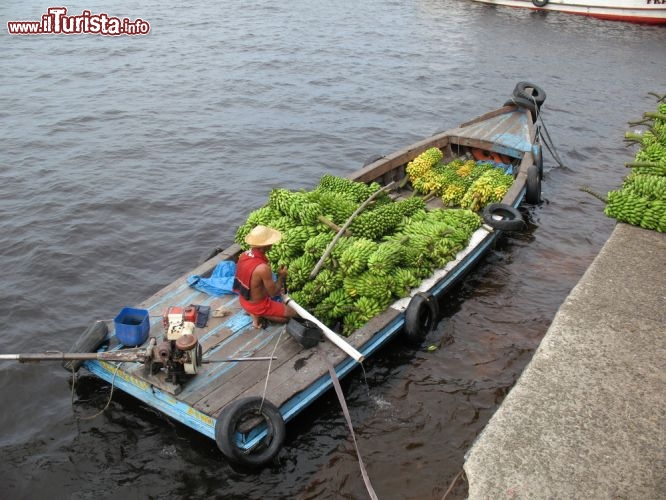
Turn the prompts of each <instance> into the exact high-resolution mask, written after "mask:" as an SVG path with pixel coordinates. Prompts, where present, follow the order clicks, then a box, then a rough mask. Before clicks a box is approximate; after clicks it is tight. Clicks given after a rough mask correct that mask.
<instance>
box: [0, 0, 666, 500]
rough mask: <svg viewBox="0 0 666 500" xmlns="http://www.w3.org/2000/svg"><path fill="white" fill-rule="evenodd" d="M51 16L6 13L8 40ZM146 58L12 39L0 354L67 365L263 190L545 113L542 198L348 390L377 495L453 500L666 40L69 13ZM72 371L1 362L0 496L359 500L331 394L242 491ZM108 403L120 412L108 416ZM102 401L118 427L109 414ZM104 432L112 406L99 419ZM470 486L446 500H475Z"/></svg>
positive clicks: (366, 19)
mask: <svg viewBox="0 0 666 500" xmlns="http://www.w3.org/2000/svg"><path fill="white" fill-rule="evenodd" d="M48 6H49V4H40V5H37V6H35V2H25V3H22V2H5V3H4V4H3V5H2V6H0V17H2V20H3V23H2V25H3V29H4V26H6V22H7V21H14V20H39V19H40V18H41V16H42V14H44V13H46V9H47V8H48ZM67 8H68V9H69V11H70V12H71V13H81V12H82V11H83V10H84V9H87V10H90V11H92V12H93V13H100V12H105V13H108V14H109V15H110V16H111V15H113V16H118V17H120V18H122V17H128V18H130V19H136V18H141V19H143V20H145V21H147V22H148V23H150V28H151V29H150V33H149V34H147V35H144V36H133V37H130V36H119V37H106V36H100V35H93V34H86V35H84V34H78V35H33V36H15V35H9V34H8V32H7V31H4V32H3V33H2V35H0V37H1V40H2V57H0V97H1V100H0V102H1V103H2V105H1V106H0V118H1V119H2V127H1V129H0V145H1V146H0V234H2V242H3V243H2V245H0V264H1V265H2V266H1V267H2V279H1V280H0V304H2V306H3V308H4V311H5V312H4V316H3V318H4V319H3V320H1V322H0V325H1V333H2V335H1V337H0V338H1V340H0V352H3V353H17V352H39V351H44V350H66V349H68V348H69V346H70V345H71V344H72V343H73V342H74V340H75V339H76V338H77V337H78V335H79V334H80V332H81V331H83V329H85V327H86V326H87V325H88V324H90V322H91V321H93V320H96V319H110V318H113V317H114V316H115V315H116V314H117V312H118V311H119V310H120V309H121V308H122V307H124V306H126V305H131V304H136V303H138V302H140V301H142V300H143V299H145V298H147V297H148V296H149V295H152V294H153V293H154V292H156V291H157V290H159V289H160V288H161V287H163V286H165V285H166V284H168V283H169V282H171V281H172V280H173V279H175V278H176V277H178V276H181V275H182V274H184V273H186V272H188V271H189V270H190V269H191V268H193V267H194V266H195V265H196V264H197V263H198V262H200V261H201V259H202V258H203V257H204V256H205V255H207V254H208V253H209V252H210V251H211V249H213V248H214V247H216V246H225V245H227V244H229V243H231V241H232V239H233V235H234V232H235V229H236V227H237V225H238V224H239V223H241V222H243V221H244V220H245V217H246V216H247V214H248V212H249V211H250V210H251V209H254V208H257V207H258V206H260V205H261V204H262V203H263V202H264V200H265V199H266V196H267V194H268V192H269V190H270V189H272V188H274V187H286V188H289V189H298V188H301V187H305V188H310V187H312V186H313V185H314V184H316V183H317V181H318V180H319V177H320V176H321V175H322V174H324V173H326V172H330V173H333V174H336V175H346V174H349V173H350V172H352V171H353V170H355V169H357V168H359V167H360V166H361V165H363V164H364V163H365V162H366V161H367V160H368V159H369V158H372V157H375V156H376V155H379V154H387V153H390V152H392V151H395V150H397V149H399V148H401V147H403V146H405V145H407V144H410V143H412V142H415V141H416V140H418V139H421V138H423V137H426V136H429V135H431V134H432V133H434V132H436V131H440V130H444V129H446V128H450V127H452V126H455V125H457V124H459V123H461V122H463V121H466V120H467V119H469V118H472V117H474V116H477V115H479V114H482V113H484V112H486V111H488V110H490V109H494V108H495V107H498V106H500V105H501V104H503V102H504V101H505V100H506V99H507V98H508V97H509V96H510V94H511V92H512V90H513V87H514V86H515V84H516V83H517V82H518V81H522V80H526V81H531V82H533V83H535V84H538V85H539V86H541V87H542V88H543V89H544V90H545V91H546V93H547V99H546V102H545V104H544V107H543V122H544V124H545V125H546V127H547V130H548V132H549V133H550V136H551V138H552V141H553V144H554V145H555V147H556V152H557V153H558V154H559V156H560V158H561V160H562V162H561V163H562V165H558V163H557V162H556V161H555V160H554V158H553V157H552V156H551V155H549V154H548V153H546V154H545V156H544V158H545V180H544V184H543V190H544V198H545V202H544V203H543V204H542V205H540V206H537V207H529V208H524V209H523V210H524V213H525V216H526V217H527V218H528V220H529V222H530V224H529V230H528V231H526V232H524V233H521V234H510V235H507V236H506V237H505V238H503V239H502V240H501V241H500V242H499V244H498V245H497V246H496V247H495V248H493V249H492V251H490V252H489V254H488V255H487V256H486V258H485V259H484V260H483V261H482V262H481V263H480V264H479V266H478V267H476V268H475V269H474V270H473V271H472V272H471V273H470V274H469V275H468V276H467V277H466V279H465V280H464V282H463V283H462V284H461V285H460V286H458V287H457V288H456V289H455V290H454V291H453V292H452V293H451V294H450V295H449V296H447V297H444V298H442V300H441V304H440V305H441V310H442V317H441V319H440V321H439V324H438V326H437V328H436V330H435V331H434V332H432V333H431V334H430V335H429V336H428V338H427V339H426V342H424V344H423V345H422V346H420V347H408V346H406V345H405V344H404V343H402V342H400V341H399V340H398V339H396V340H395V341H393V342H391V343H390V344H389V345H387V346H386V347H385V348H383V349H381V350H380V351H379V352H378V353H376V355H374V356H372V357H371V358H370V359H368V360H367V361H366V362H365V364H364V370H365V374H364V373H363V371H362V370H356V371H354V372H353V373H352V374H351V375H350V376H348V377H347V378H346V379H345V380H344V381H343V389H344V391H345V395H346V398H347V402H348V405H349V408H350V412H351V417H352V420H353V422H354V428H355V431H356V435H357V439H358V444H359V448H360V450H361V454H362V456H363V459H364V461H365V464H366V466H367V468H368V474H369V476H370V479H371V481H372V484H373V486H374V488H375V490H376V492H377V494H378V496H379V497H380V498H382V499H428V498H434V499H439V498H441V497H442V495H443V494H444V492H445V491H446V490H447V488H448V487H449V485H450V483H451V482H452V480H453V479H454V477H455V476H456V475H457V474H458V473H459V471H460V470H461V468H462V465H463V463H464V454H465V452H466V451H467V450H469V448H470V446H471V445H472V443H473V442H474V439H475V438H476V437H477V436H478V435H479V433H480V432H481V431H482V429H483V428H484V426H485V425H486V423H487V422H488V420H489V419H490V417H491V416H492V414H493V413H494V412H495V410H496V409H497V408H498V406H499V405H500V404H501V402H502V400H503V398H504V397H505V395H506V394H507V392H508V391H509V390H510V389H511V387H512V386H513V384H514V383H515V382H516V380H517V379H518V377H519V376H520V374H521V372H522V370H523V368H524V367H525V365H526V364H527V363H528V362H529V360H530V358H531V356H532V354H533V353H534V350H535V349H536V347H537V346H538V345H539V342H540V340H541V338H542V337H543V335H544V334H545V333H546V331H547V329H548V326H549V325H550V323H551V321H552V319H553V317H554V315H555V313H556V312H557V309H558V307H559V306H560V304H561V303H562V301H563V300H564V299H565V298H566V296H567V294H568V293H569V291H570V290H571V288H572V287H573V286H575V284H576V283H577V281H578V280H579V279H580V277H581V276H582V274H583V273H584V272H585V270H586V268H587V266H588V265H589V264H590V263H591V262H592V260H593V259H594V257H595V255H596V254H597V252H598V251H599V249H600V248H601V247H602V245H603V244H604V242H605V241H606V239H607V238H608V236H609V234H610V232H611V231H612V229H613V225H614V221H612V220H610V219H608V218H606V217H605V216H604V214H603V205H602V203H601V202H599V201H598V200H596V199H595V198H593V197H591V196H590V195H589V194H586V193H584V192H582V191H580V188H581V187H583V186H590V187H591V188H593V189H594V190H596V191H598V192H600V193H605V192H607V191H608V190H610V189H613V188H615V187H616V186H618V185H619V184H620V182H621V180H622V177H623V176H624V175H625V174H626V169H625V167H624V166H623V164H624V162H625V161H628V160H630V159H631V157H632V156H633V150H632V148H629V147H626V146H625V145H624V143H623V135H624V132H625V130H627V129H628V127H629V126H628V124H627V122H628V121H630V120H633V119H636V118H639V117H640V116H641V114H642V113H643V111H647V110H652V109H653V107H654V103H655V101H654V98H652V97H650V96H649V95H648V92H650V91H657V92H662V93H663V92H665V91H666V89H665V88H664V87H666V71H665V68H666V53H665V52H664V47H665V46H666V29H664V28H663V27H646V26H638V25H632V24H628V23H614V22H607V21H598V20H593V19H585V18H581V17H577V16H571V15H566V14H557V13H549V14H547V15H542V14H541V13H536V12H531V11H527V10H517V9H510V8H495V7H489V6H486V5H481V4H476V3H473V2H468V1H464V0H437V1H436V0H426V1H417V0H412V1H400V2H399V1H395V0H394V1H380V0H369V1H367V2H348V1H344V0H343V1H341V2H312V1H311V2H306V1H302V0H296V1H293V2H282V3H276V2H269V1H266V0H258V1H252V2H241V1H234V0H232V1H227V2H212V1H210V0H203V1H201V2H175V1H171V0H166V1H163V2H156V1H154V0H149V1H147V2H137V1H132V0H104V1H102V0H90V1H88V2H79V1H76V2H69V3H68V4H67ZM69 381H70V376H69V374H68V373H66V372H65V371H64V370H63V369H62V368H61V367H60V365H59V364H58V363H52V364H49V363H41V364H35V365H23V364H18V363H12V362H3V363H2V364H1V365H0V397H1V399H2V401H3V410H2V412H0V429H1V431H0V456H1V457H2V458H0V473H2V477H3V488H2V489H3V493H2V495H0V496H1V497H2V498H8V499H9V498H11V499H21V498H26V499H32V498H37V499H39V498H47V497H48V498H55V499H59V498H67V499H70V498H72V499H86V498H95V499H99V498H119V497H122V498H127V499H131V498H158V497H159V498H187V499H194V498H238V499H241V498H242V499H246V498H252V499H255V498H256V499H259V498H308V499H310V498H312V499H314V498H317V499H319V498H330V499H336V498H348V499H357V498H359V499H362V498H367V494H366V492H365V489H364V487H363V483H362V480H361V475H360V473H359V467H358V462H357V459H356V455H355V451H354V447H353V443H352V441H351V438H350V436H349V432H348V429H347V428H346V425H345V422H344V419H343V416H342V413H341V411H340V407H339V404H338V402H337V400H336V398H335V395H334V394H333V393H332V392H331V393H330V394H327V395H326V396H325V397H323V398H321V399H320V400H319V401H318V402H316V403H315V404H314V405H313V406H311V407H310V408H309V409H308V411H306V412H304V413H303V414H302V415H300V416H299V417H298V418H296V419H295V420H293V421H291V422H290V423H289V425H288V437H287V442H286V443H285V447H284V449H283V450H282V451H281V452H280V454H279V456H278V460H277V461H276V463H275V465H274V466H271V467H268V468H266V469H263V470H261V471H259V472H257V473H252V474H248V473H247V472H244V471H240V470H237V469H235V468H234V467H232V466H231V465H229V464H228V463H227V461H226V460H225V459H224V458H223V457H222V455H221V454H220V453H219V451H218V450H217V448H216V446H215V443H214V442H213V441H211V440H209V439H208V438H205V437H203V436H201V435H199V434H198V433H196V432H195V431H192V430H190V429H188V428H186V427H184V426H183V425H181V424H179V423H177V422H174V421H171V420H169V419H168V418H166V417H164V416H163V415H161V414H159V413H158V412H156V411H154V410H152V409H151V408H149V407H147V406H146V405H143V404H142V403H141V402H139V401H137V400H135V399H133V398H131V397H129V396H127V395H124V394H122V393H121V392H119V391H116V392H114V393H113V394H112V395H111V394H110V392H111V387H110V386H109V385H108V384H106V383H103V382H100V381H99V380H97V379H95V378H93V377H91V376H85V375H83V376H82V377H80V378H79V379H78V381H77V384H76V387H75V390H74V391H72V390H71V386H70V383H69ZM110 396H111V400H110V403H109V398H110ZM107 403H108V407H107ZM102 410H104V411H103V412H102ZM465 496H466V486H465V482H464V481H463V480H461V481H459V482H458V483H457V484H456V486H455V487H454V489H453V491H452V493H451V495H450V496H449V498H464V497H465Z"/></svg>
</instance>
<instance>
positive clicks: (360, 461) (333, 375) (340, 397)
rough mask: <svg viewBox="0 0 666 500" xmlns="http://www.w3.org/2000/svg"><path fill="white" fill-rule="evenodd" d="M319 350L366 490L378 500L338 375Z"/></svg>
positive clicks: (322, 351) (324, 353)
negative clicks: (338, 403)
mask: <svg viewBox="0 0 666 500" xmlns="http://www.w3.org/2000/svg"><path fill="white" fill-rule="evenodd" d="M317 349H318V350H319V354H320V355H321V357H322V359H323V360H324V361H325V362H326V366H327V367H328V373H329V374H330V375H331V380H332V381H333V387H334V388H335V393H336V394H337V396H338V401H340V406H341V407H342V413H343V414H344V416H345V420H346V421H347V426H348V427H349V432H350V433H351V437H352V441H353V442H354V448H355V449H356V456H357V457H358V465H359V467H360V469H361V476H363V482H364V483H365V489H366V490H368V494H369V495H370V498H371V499H372V500H378V498H377V494H376V493H375V490H374V488H373V487H372V484H371V483H370V477H369V476H368V471H367V470H366V469H365V464H364V463H363V458H362V457H361V452H360V451H359V449H358V443H357V442H356V435H355V434H354V427H353V426H352V421H351V416H350V415H349V409H348V408H347V403H346V402H345V396H344V394H343V393H342V387H340V381H339V380H338V375H337V373H335V368H333V364H332V363H331V361H330V360H329V359H328V356H326V352H325V351H324V348H323V347H322V346H321V344H317Z"/></svg>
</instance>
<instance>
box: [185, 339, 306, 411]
mask: <svg viewBox="0 0 666 500" xmlns="http://www.w3.org/2000/svg"><path fill="white" fill-rule="evenodd" d="M275 333H276V335H275V336H274V339H273V340H274V342H272V343H270V344H267V345H265V346H263V347H262V348H261V349H259V350H257V351H255V352H254V355H255V356H270V355H271V354H273V353H274V354H275V356H276V358H277V359H276V360H273V361H272V363H271V364H270V367H271V372H273V371H274V370H276V369H280V368H281V367H286V368H287V370H288V371H293V366H294V364H295V363H296V360H297V359H298V357H299V354H300V353H301V352H302V351H303V347H302V346H301V345H299V344H298V342H296V341H295V340H294V339H293V338H291V336H290V335H289V334H288V333H286V332H285V333H284V334H283V335H280V333H279V332H275ZM278 339H279V344H278V345H277V347H276V345H275V342H277V341H278ZM268 367H269V364H268V363H259V362H256V363H237V364H236V365H235V366H232V367H229V369H228V372H227V373H226V374H225V377H224V383H223V384H219V385H215V386H210V387H209V388H210V392H209V393H208V394H206V395H205V396H204V397H202V398H199V399H198V400H196V401H195V400H194V399H195V398H194V397H187V398H186V401H187V402H188V404H190V405H192V406H194V407H195V408H196V409H198V410H200V411H202V412H204V413H206V414H208V415H217V414H218V413H219V411H220V410H221V409H222V408H223V407H224V406H226V405H227V404H228V403H229V402H231V401H233V400H235V399H237V398H240V397H245V396H246V395H247V396H258V395H261V394H262V392H263V384H264V382H265V380H266V376H267V375H268ZM269 379H270V376H269ZM255 386H259V387H262V390H261V391H258V392H254V393H247V390H248V388H251V387H255ZM198 394H200V393H198ZM198 394H197V396H198ZM269 399H271V400H272V398H270V397H269Z"/></svg>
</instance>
